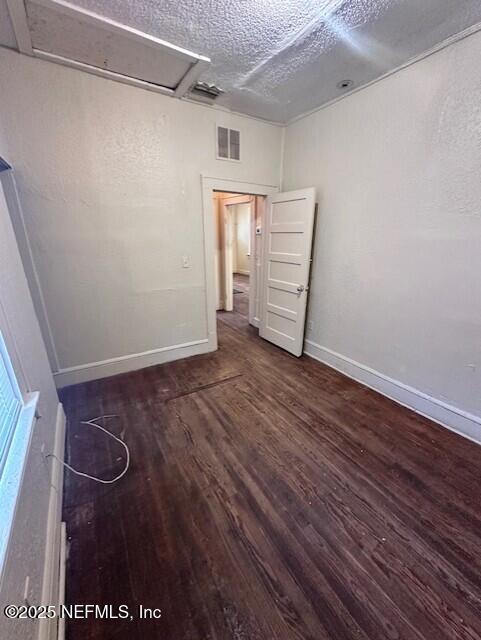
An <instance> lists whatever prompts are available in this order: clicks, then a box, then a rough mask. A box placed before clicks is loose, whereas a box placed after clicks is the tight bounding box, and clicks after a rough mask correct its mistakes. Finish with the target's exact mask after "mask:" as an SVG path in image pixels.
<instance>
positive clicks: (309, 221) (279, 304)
mask: <svg viewBox="0 0 481 640" xmlns="http://www.w3.org/2000/svg"><path fill="white" fill-rule="evenodd" d="M266 209H267V212H266V213H267V215H266V217H265V233H264V238H265V239H264V255H263V286H262V303H261V323H260V328H259V334H260V336H261V337H262V338H265V339H266V340H269V341H270V342H273V343H274V344H276V345H278V346H279V347H282V348H283V349H285V350H286V351H289V352H290V353H292V354H294V355H295V356H300V355H301V354H302V349H303V342H304V324H305V320H306V306H307V292H308V289H309V270H310V265H311V249H312V232H313V228H314V212H315V189H314V188H310V189H300V190H299V191H288V192H286V193H278V194H276V195H275V196H271V197H270V198H268V200H267V207H266Z"/></svg>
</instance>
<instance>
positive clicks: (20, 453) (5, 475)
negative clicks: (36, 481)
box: [0, 393, 39, 574]
mask: <svg viewBox="0 0 481 640" xmlns="http://www.w3.org/2000/svg"><path fill="white" fill-rule="evenodd" d="M38 397H39V394H38V393H29V394H28V395H27V396H26V397H25V398H24V406H23V408H22V410H21V412H20V415H19V417H18V423H17V426H16V427H15V432H14V434H13V438H12V442H11V444H10V447H9V450H8V456H7V461H6V463H5V466H4V468H3V472H2V476H1V478H0V514H1V516H0V574H1V572H2V569H3V566H4V563H5V557H6V553H7V548H8V541H9V538H10V531H11V529H12V525H13V522H14V519H15V509H16V506H17V500H18V496H19V495H20V491H21V487H22V481H23V474H24V470H25V462H26V460H27V456H28V451H29V448H30V440H31V437H32V432H33V425H34V424H35V414H36V409H37V404H38Z"/></svg>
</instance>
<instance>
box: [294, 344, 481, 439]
mask: <svg viewBox="0 0 481 640" xmlns="http://www.w3.org/2000/svg"><path fill="white" fill-rule="evenodd" d="M304 353H306V354H307V355H309V356H311V357H312V358H315V359H316V360H319V362H322V363H324V364H327V365H328V366H330V367H332V368H333V369H336V370H337V371H340V372H341V373H344V374H345V375H347V376H349V377H350V378H353V379H354V380H357V381H358V382H361V383H362V384H364V385H366V386H367V387H370V388H371V389H374V391H378V392H379V393H381V394H382V395H384V396H387V397H388V398H391V400H394V401H395V402H398V403H399V404H402V405H403V406H404V407H408V408H409V409H412V410H413V411H415V412H416V413H419V414H421V415H423V416H425V417H426V418H429V419H430V420H433V421H434V422H437V423H438V424H440V425H442V426H443V427H446V428H447V429H450V430H451V431H455V432H456V433H458V434H460V435H462V436H464V437H465V438H469V440H472V441H473V442H476V443H478V444H481V417H479V416H476V415H474V414H472V413H468V412H467V411H463V410H462V409H458V407H454V406H453V405H450V404H447V403H446V402H443V401H442V400H439V399H437V398H433V397H431V396H429V395H427V394H426V393H423V392H422V391H419V389H415V388H414V387H410V386H408V385H406V384H404V383H402V382H399V381H398V380H394V379H393V378H389V377H388V376H385V375H384V374H382V373H379V371H375V370H374V369H371V368H369V367H367V366H365V365H363V364H360V363H359V362H356V361H355V360H351V358H347V357H346V356H343V355H341V354H339V353H336V352H335V351H332V350H331V349H328V348H327V347H323V346H321V345H319V344H316V343H315V342H313V341H312V340H305V342H304Z"/></svg>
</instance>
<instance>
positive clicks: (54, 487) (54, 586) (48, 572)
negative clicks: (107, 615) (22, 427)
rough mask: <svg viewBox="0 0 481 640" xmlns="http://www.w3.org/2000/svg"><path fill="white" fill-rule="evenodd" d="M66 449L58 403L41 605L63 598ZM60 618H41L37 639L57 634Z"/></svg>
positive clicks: (51, 637) (51, 639) (42, 639)
mask: <svg viewBox="0 0 481 640" xmlns="http://www.w3.org/2000/svg"><path fill="white" fill-rule="evenodd" d="M64 449H65V413H64V410H63V406H62V405H61V404H60V403H59V405H58V408H57V421H56V425H55V443H54V451H53V453H54V454H55V456H56V457H57V458H58V460H57V459H56V458H53V457H52V458H49V460H51V465H52V471H51V482H50V498H49V504H48V515H47V539H46V545H45V561H44V572H43V584H42V601H41V604H42V605H52V604H53V605H54V604H57V603H58V602H59V599H60V598H61V595H62V594H61V593H60V583H61V580H60V579H61V569H62V567H61V566H60V555H61V542H62V540H61V520H62V498H63V465H62V464H61V463H60V462H59V460H63V458H64ZM57 622H58V620H57V618H50V619H47V618H45V619H41V620H40V622H39V627H38V640H54V639H55V638H56V636H57Z"/></svg>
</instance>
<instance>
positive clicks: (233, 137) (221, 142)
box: [217, 126, 240, 162]
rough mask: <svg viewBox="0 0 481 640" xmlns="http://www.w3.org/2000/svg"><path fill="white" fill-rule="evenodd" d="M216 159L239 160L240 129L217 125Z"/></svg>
mask: <svg viewBox="0 0 481 640" xmlns="http://www.w3.org/2000/svg"><path fill="white" fill-rule="evenodd" d="M217 159H218V160H234V161H235V162H239V161H240V131H237V130H236V129H228V128H227V127H219V126H218V127H217Z"/></svg>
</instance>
